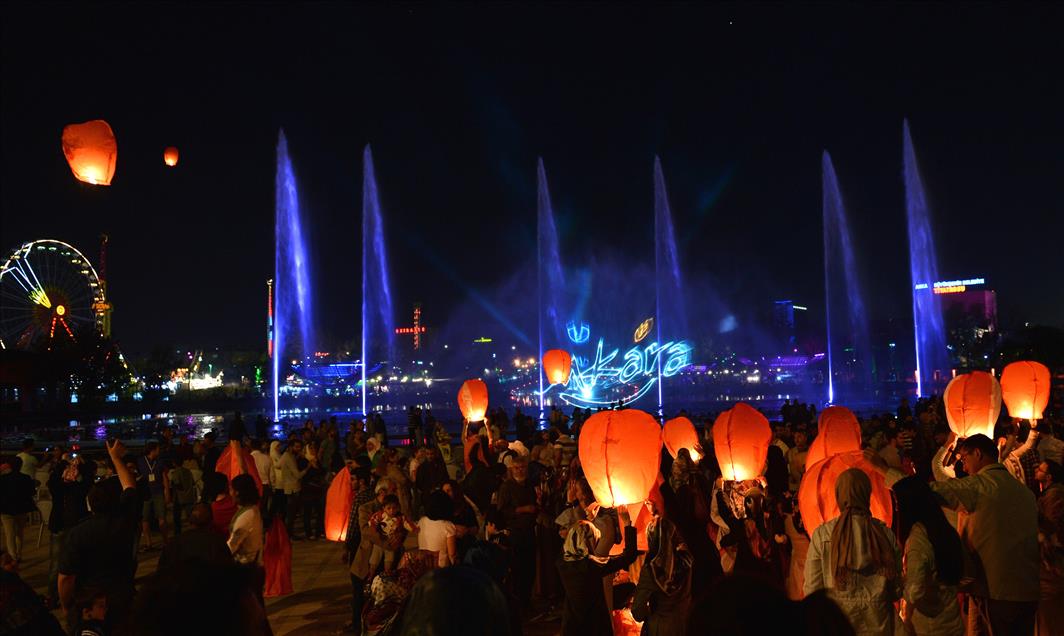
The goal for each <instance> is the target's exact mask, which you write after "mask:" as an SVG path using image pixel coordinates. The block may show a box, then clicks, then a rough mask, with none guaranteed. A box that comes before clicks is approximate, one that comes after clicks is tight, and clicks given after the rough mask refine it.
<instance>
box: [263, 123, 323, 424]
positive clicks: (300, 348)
mask: <svg viewBox="0 0 1064 636" xmlns="http://www.w3.org/2000/svg"><path fill="white" fill-rule="evenodd" d="M276 188H277V189H276V199H275V201H274V241H275V251H274V323H273V330H274V349H273V418H274V421H277V420H278V419H279V416H280V404H279V399H278V394H279V389H280V385H281V382H282V377H281V376H282V374H284V373H286V372H287V367H288V365H287V364H285V363H283V361H284V360H288V359H289V357H290V356H291V355H298V357H299V359H300V360H302V361H306V360H307V358H308V357H309V354H310V352H313V351H314V344H315V342H314V313H313V308H312V302H313V299H312V297H311V287H310V262H309V261H308V260H307V249H306V242H305V237H304V235H303V224H302V219H301V218H300V214H299V195H298V192H297V190H296V177H295V174H294V173H293V171H292V161H291V159H289V157H288V142H287V140H286V139H285V136H284V131H281V132H280V133H279V135H278V140H277V183H276ZM296 336H298V337H299V340H298V341H295V337H296Z"/></svg>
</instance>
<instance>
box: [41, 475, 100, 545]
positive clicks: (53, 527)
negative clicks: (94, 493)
mask: <svg viewBox="0 0 1064 636" xmlns="http://www.w3.org/2000/svg"><path fill="white" fill-rule="evenodd" d="M67 466H68V463H67V462H65V461H63V462H59V464H58V465H57V466H56V467H55V468H54V469H52V472H51V474H50V475H49V476H48V492H50V493H51V494H52V514H51V515H49V517H48V530H50V531H51V532H53V533H60V532H62V531H64V530H66V529H67V528H73V527H74V526H75V525H77V523H78V522H79V521H81V520H82V519H84V518H85V517H87V516H89V507H88V506H87V505H86V503H85V497H86V495H88V494H89V488H91V487H92V477H93V474H94V473H95V472H96V465H95V464H93V463H91V462H87V463H85V464H82V465H81V467H80V469H79V471H78V478H77V480H76V481H65V480H64V479H63V471H65V470H66V468H67Z"/></svg>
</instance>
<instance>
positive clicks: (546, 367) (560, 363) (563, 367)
mask: <svg viewBox="0 0 1064 636" xmlns="http://www.w3.org/2000/svg"><path fill="white" fill-rule="evenodd" d="M572 366H573V358H572V356H570V355H569V352H568V351H563V350H562V349H551V350H550V351H548V352H546V353H544V354H543V372H544V373H546V374H547V380H548V381H549V382H550V383H551V384H565V383H567V382H568V381H569V371H570V370H571V369H572Z"/></svg>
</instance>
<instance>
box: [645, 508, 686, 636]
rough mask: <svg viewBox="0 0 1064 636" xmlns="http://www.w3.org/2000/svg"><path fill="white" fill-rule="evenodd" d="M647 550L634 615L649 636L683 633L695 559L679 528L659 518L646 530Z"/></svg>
mask: <svg viewBox="0 0 1064 636" xmlns="http://www.w3.org/2000/svg"><path fill="white" fill-rule="evenodd" d="M647 547H648V551H647V555H646V559H645V560H644V561H643V563H644V566H643V569H642V571H641V572H640V574H639V584H638V585H637V586H636V590H635V598H634V599H633V600H632V616H633V617H634V618H635V620H637V621H639V622H641V623H643V631H642V633H643V634H645V635H646V636H658V635H661V636H665V635H668V634H682V633H683V632H684V631H685V629H686V627H687V612H688V609H689V608H690V606H691V566H692V564H693V562H694V558H693V557H692V556H691V551H690V550H688V549H687V544H686V543H684V540H683V537H682V536H680V533H679V531H678V530H677V529H676V526H675V525H673V523H672V522H671V521H669V520H668V519H666V518H664V517H660V516H659V517H655V518H654V520H652V521H651V522H650V525H649V526H648V527H647Z"/></svg>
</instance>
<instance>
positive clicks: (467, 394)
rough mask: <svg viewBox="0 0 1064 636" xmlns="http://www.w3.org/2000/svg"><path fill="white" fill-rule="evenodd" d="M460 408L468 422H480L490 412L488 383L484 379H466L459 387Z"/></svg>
mask: <svg viewBox="0 0 1064 636" xmlns="http://www.w3.org/2000/svg"><path fill="white" fill-rule="evenodd" d="M458 408H459V410H461V411H462V417H464V418H465V420H466V421H467V422H479V421H481V420H483V419H484V415H485V414H486V413H487V412H488V385H486V384H484V381H483V380H466V381H465V382H463V383H462V388H460V389H458Z"/></svg>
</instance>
